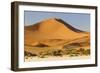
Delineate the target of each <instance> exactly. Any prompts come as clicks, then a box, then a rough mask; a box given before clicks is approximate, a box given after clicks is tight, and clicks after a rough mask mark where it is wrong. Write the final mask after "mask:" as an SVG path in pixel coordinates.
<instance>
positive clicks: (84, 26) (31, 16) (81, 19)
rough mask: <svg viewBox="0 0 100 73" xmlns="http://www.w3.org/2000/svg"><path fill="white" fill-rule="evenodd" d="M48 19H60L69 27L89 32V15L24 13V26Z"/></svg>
mask: <svg viewBox="0 0 100 73" xmlns="http://www.w3.org/2000/svg"><path fill="white" fill-rule="evenodd" d="M48 18H60V19H62V20H64V21H65V22H67V23H69V24H70V25H71V26H73V27H75V28H77V29H80V30H83V31H90V14H85V13H67V12H66V13H65V12H42V11H41V12H40V11H24V23H25V26H28V25H33V24H35V23H37V22H40V21H42V20H45V19H48Z"/></svg>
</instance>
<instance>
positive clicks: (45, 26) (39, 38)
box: [24, 18, 90, 46]
mask: <svg viewBox="0 0 100 73" xmlns="http://www.w3.org/2000/svg"><path fill="white" fill-rule="evenodd" d="M24 32H25V44H27V45H32V46H34V45H38V44H39V43H43V44H45V45H48V46H55V45H60V44H64V43H67V42H71V41H72V40H75V39H80V38H81V39H84V38H85V37H88V38H90V34H89V33H88V32H84V31H81V30H78V29H76V28H74V27H72V26H71V25H70V24H68V23H66V22H64V21H63V20H61V19H57V18H50V19H46V20H44V21H41V22H39V23H36V24H34V25H30V26H25V30H24Z"/></svg>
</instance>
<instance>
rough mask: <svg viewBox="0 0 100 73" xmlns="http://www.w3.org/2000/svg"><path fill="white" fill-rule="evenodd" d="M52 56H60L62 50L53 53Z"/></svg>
mask: <svg viewBox="0 0 100 73" xmlns="http://www.w3.org/2000/svg"><path fill="white" fill-rule="evenodd" d="M52 53H53V56H62V55H63V53H62V50H56V51H53V52H52Z"/></svg>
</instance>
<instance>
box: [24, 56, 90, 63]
mask: <svg viewBox="0 0 100 73" xmlns="http://www.w3.org/2000/svg"><path fill="white" fill-rule="evenodd" d="M89 58H90V56H77V57H69V56H62V57H52V56H49V57H46V58H38V57H28V58H27V59H26V57H25V62H32V61H33V62H34V61H50V60H51V61H56V60H57V61H58V60H80V59H89Z"/></svg>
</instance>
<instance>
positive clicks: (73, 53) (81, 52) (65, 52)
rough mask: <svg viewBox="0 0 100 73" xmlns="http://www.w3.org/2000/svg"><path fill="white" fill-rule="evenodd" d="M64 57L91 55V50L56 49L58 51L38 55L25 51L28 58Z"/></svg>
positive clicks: (43, 52)
mask: <svg viewBox="0 0 100 73" xmlns="http://www.w3.org/2000/svg"><path fill="white" fill-rule="evenodd" d="M63 55H67V56H69V57H75V56H82V55H90V49H84V48H79V49H74V48H71V49H70V48H63V49H62V50H60V49H56V50H48V51H41V52H39V53H38V54H35V53H30V52H26V51H25V56H28V57H39V58H46V57H49V56H59V57H61V56H63Z"/></svg>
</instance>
